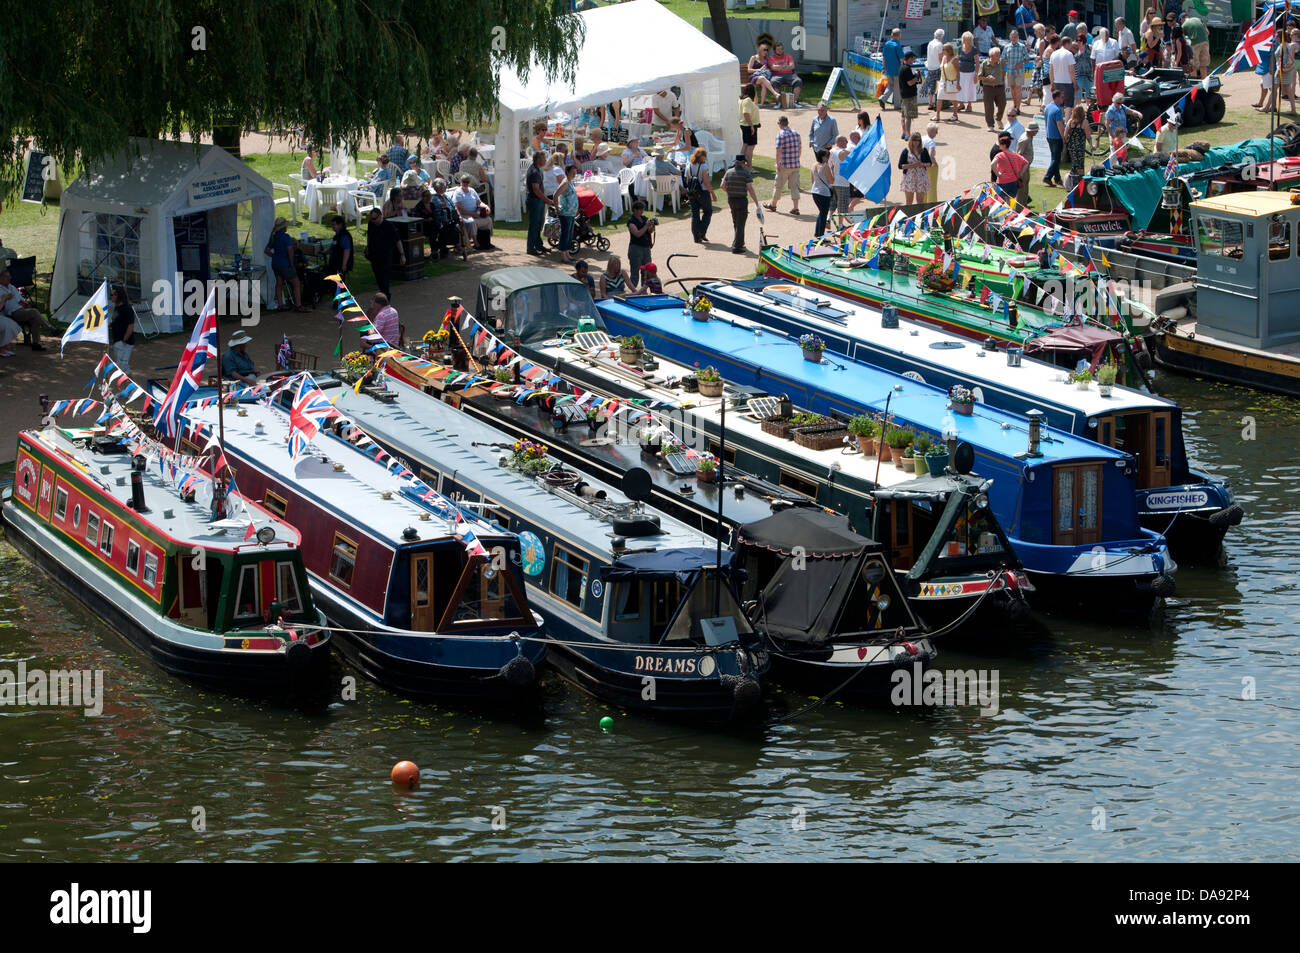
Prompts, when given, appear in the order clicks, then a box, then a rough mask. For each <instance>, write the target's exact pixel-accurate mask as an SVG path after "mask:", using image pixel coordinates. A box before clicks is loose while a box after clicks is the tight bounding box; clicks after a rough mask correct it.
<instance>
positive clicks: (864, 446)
mask: <svg viewBox="0 0 1300 953" xmlns="http://www.w3.org/2000/svg"><path fill="white" fill-rule="evenodd" d="M858 449H859V450H861V451H862V455H863V456H864V457H869V456H871V455H872V454H873V453H875V452H876V438H875V437H862V436H859V437H858Z"/></svg>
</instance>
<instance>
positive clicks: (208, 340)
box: [153, 287, 217, 437]
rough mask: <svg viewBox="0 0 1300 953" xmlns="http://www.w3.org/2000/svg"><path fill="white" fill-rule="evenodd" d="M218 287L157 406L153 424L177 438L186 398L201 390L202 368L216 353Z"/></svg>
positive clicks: (212, 294) (209, 293)
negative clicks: (164, 395)
mask: <svg viewBox="0 0 1300 953" xmlns="http://www.w3.org/2000/svg"><path fill="white" fill-rule="evenodd" d="M216 302H217V289H216V288H215V287H214V288H213V289H212V290H211V291H210V292H208V300H207V302H206V303H205V304H204V305H203V313H202V314H201V315H199V320H198V323H197V324H195V325H194V333H193V334H191V335H190V340H189V343H188V344H186V345H185V353H184V354H183V355H181V362H180V364H179V365H177V367H176V376H175V377H174V378H172V385H171V387H169V388H167V396H166V397H164V398H163V399H162V403H160V404H159V405H158V410H157V412H156V413H155V414H154V418H153V423H154V426H155V427H157V428H158V432H159V433H161V434H163V435H165V436H168V437H174V436H176V433H177V421H179V420H180V416H181V410H182V408H184V406H185V404H186V402H187V401H189V399H190V397H191V396H192V395H193V394H194V392H195V391H196V390H198V389H199V383H200V382H201V381H202V380H203V371H204V368H206V367H207V364H208V358H209V357H214V358H215V357H216V356H217V304H216Z"/></svg>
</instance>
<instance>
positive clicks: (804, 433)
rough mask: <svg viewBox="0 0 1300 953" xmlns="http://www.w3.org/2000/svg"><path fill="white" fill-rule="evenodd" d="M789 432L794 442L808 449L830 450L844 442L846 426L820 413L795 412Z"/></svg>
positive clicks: (846, 434)
mask: <svg viewBox="0 0 1300 953" xmlns="http://www.w3.org/2000/svg"><path fill="white" fill-rule="evenodd" d="M792 422H793V423H794V427H793V428H792V429H791V433H792V434H793V435H794V442H795V443H797V444H798V445H799V446H801V447H804V448H805V449H808V450H830V449H832V448H834V447H838V446H840V445H841V444H842V443H844V438H845V437H847V436H848V433H849V431H848V427H846V426H845V425H844V424H842V423H840V422H839V421H838V420H834V419H832V418H830V417H826V416H824V415H822V414H813V413H802V414H795V415H794V419H793V421H792Z"/></svg>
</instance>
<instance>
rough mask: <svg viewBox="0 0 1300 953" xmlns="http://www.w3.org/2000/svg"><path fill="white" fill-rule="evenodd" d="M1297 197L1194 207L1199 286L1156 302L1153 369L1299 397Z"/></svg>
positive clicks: (1221, 200) (1268, 195)
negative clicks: (1156, 367) (1154, 362)
mask: <svg viewBox="0 0 1300 953" xmlns="http://www.w3.org/2000/svg"><path fill="white" fill-rule="evenodd" d="M1295 194H1296V193H1294V192H1264V191H1255V192H1236V193H1233V194H1230V195H1220V196H1216V197H1213V198H1205V199H1200V200H1199V201H1196V202H1193V203H1192V204H1191V208H1190V210H1189V215H1190V216H1191V218H1192V219H1193V221H1194V228H1195V230H1196V246H1197V257H1196V279H1195V281H1194V282H1190V283H1187V284H1181V285H1171V286H1169V287H1167V288H1165V289H1163V290H1162V291H1161V292H1160V293H1159V294H1158V295H1157V298H1156V311H1157V323H1156V325H1155V326H1154V328H1153V331H1154V334H1153V335H1152V337H1151V339H1150V343H1151V347H1152V350H1153V352H1154V354H1155V359H1156V363H1157V364H1159V365H1160V366H1161V367H1164V368H1167V369H1169V370H1172V371H1178V372H1181V373H1185V374H1192V375H1195V376H1197V377H1208V378H1212V379H1214V380H1221V381H1227V382H1229V383H1232V384H1240V385H1242V386H1245V387H1254V388H1258V389H1259V390H1265V391H1272V392H1274V393H1279V394H1289V395H1291V396H1300V243H1298V241H1297V233H1298V232H1300V206H1297V205H1296V204H1295V201H1294V199H1295Z"/></svg>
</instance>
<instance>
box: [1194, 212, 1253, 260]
mask: <svg viewBox="0 0 1300 953" xmlns="http://www.w3.org/2000/svg"><path fill="white" fill-rule="evenodd" d="M1245 235H1246V232H1245V229H1244V227H1243V223H1241V222H1238V221H1234V220H1233V219H1230V218H1219V217H1217V216H1214V215H1200V216H1198V217H1197V219H1196V239H1197V245H1198V247H1199V250H1200V253H1201V254H1202V255H1215V256H1217V257H1219V258H1240V257H1241V256H1242V254H1243V249H1244V247H1245Z"/></svg>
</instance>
